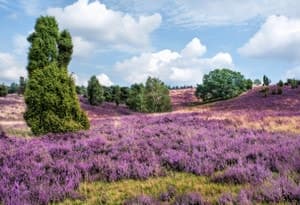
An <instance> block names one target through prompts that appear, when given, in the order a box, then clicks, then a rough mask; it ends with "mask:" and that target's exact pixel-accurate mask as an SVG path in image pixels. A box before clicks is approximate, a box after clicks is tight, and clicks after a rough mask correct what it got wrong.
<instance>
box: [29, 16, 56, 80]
mask: <svg viewBox="0 0 300 205" xmlns="http://www.w3.org/2000/svg"><path fill="white" fill-rule="evenodd" d="M34 30H35V31H34V32H33V33H32V34H31V35H29V36H28V38H27V40H28V42H29V43H30V44H31V46H30V49H29V54H28V65H27V70H28V73H29V78H30V76H31V73H32V72H33V71H34V70H35V69H43V68H45V67H46V66H48V65H50V64H51V63H53V62H56V61H57V57H58V49H57V47H58V44H57V41H58V39H59V28H58V24H57V22H56V20H55V18H54V17H50V16H41V17H39V18H38V19H37V21H36V24H35V27H34Z"/></svg>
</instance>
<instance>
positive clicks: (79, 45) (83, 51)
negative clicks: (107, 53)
mask: <svg viewBox="0 0 300 205" xmlns="http://www.w3.org/2000/svg"><path fill="white" fill-rule="evenodd" d="M72 40H73V44H74V56H77V57H87V56H89V55H90V54H91V52H92V51H93V49H94V45H93V44H92V43H91V42H89V41H86V40H85V39H83V38H82V37H80V36H74V37H73V38H72Z"/></svg>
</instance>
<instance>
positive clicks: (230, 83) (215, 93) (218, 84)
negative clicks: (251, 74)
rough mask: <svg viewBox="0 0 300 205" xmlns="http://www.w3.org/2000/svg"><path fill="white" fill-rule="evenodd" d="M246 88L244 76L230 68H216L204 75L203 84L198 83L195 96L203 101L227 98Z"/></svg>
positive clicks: (238, 93)
mask: <svg viewBox="0 0 300 205" xmlns="http://www.w3.org/2000/svg"><path fill="white" fill-rule="evenodd" d="M246 90H247V80H246V79H245V78H244V76H243V75H242V74H241V73H239V72H235V71H232V70H230V69H226V68H224V69H216V70H213V71H211V72H209V74H206V75H204V77H203V84H201V85H198V86H197V89H196V96H197V97H198V98H201V99H202V100H203V101H214V100H223V99H229V98H232V97H235V96H238V95H240V94H241V93H242V92H244V91H246Z"/></svg>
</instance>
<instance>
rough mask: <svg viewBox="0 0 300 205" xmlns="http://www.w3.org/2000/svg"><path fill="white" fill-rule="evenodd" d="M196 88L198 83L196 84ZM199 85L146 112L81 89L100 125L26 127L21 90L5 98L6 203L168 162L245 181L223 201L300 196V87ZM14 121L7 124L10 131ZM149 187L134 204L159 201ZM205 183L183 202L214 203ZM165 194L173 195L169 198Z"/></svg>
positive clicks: (2, 157) (1, 152) (2, 154)
mask: <svg viewBox="0 0 300 205" xmlns="http://www.w3.org/2000/svg"><path fill="white" fill-rule="evenodd" d="M189 92H190V93H189ZM193 92H194V90H189V91H188V90H184V92H180V91H178V90H177V91H171V97H172V102H173V105H174V108H175V109H174V111H173V112H170V113H163V114H138V113H134V112H132V111H129V110H128V109H127V108H126V107H125V106H123V105H121V106H119V107H118V108H116V107H115V105H112V104H109V103H104V104H103V105H101V106H98V107H93V106H90V105H88V104H87V102H86V100H85V99H84V98H82V97H80V102H81V106H82V108H83V109H84V110H86V111H87V113H88V116H89V119H90V122H91V129H90V130H88V131H81V132H78V133H68V134H48V135H45V136H41V137H38V138H36V137H20V136H14V133H12V132H9V131H10V130H12V129H13V128H16V129H17V128H18V129H21V128H22V127H23V128H24V129H27V128H26V125H25V124H24V123H23V122H22V112H24V102H23V100H22V97H19V96H16V95H10V96H8V97H6V98H0V105H1V108H0V109H1V115H0V122H1V123H3V125H2V126H3V130H4V131H5V132H2V133H1V135H0V204H1V203H2V204H4V205H27V204H49V203H52V202H56V201H62V200H64V199H65V198H78V197H80V196H79V193H78V192H77V188H78V187H79V185H80V183H81V182H84V181H99V180H100V181H107V182H112V181H118V180H121V179H148V178H149V177H156V176H157V177H160V176H164V175H166V173H168V172H169V171H175V172H187V173H192V174H195V175H201V176H207V177H209V179H210V180H211V181H212V182H213V183H224V184H228V186H230V185H231V184H241V185H245V186H244V188H243V189H242V190H241V191H240V192H239V193H238V195H237V196H232V195H229V194H226V193H224V194H223V195H222V197H221V198H220V199H219V201H218V204H242V205H243V204H244V205H246V204H258V203H262V204H263V203H265V204H274V203H279V202H284V203H287V204H300V184H299V183H300V90H299V89H290V88H289V87H285V88H284V92H283V94H282V95H270V96H268V97H266V98H264V97H263V96H262V95H261V94H260V93H259V92H258V89H256V88H254V89H253V90H251V91H249V92H248V93H246V94H243V95H242V96H240V97H238V98H235V99H231V100H227V101H223V102H217V103H213V104H209V105H193V106H190V105H189V103H191V102H193V101H195V100H196V99H195V98H194V97H193V94H192V93H193ZM7 130H8V131H7ZM154 200H155V199H152V198H151V197H150V196H139V197H137V198H135V199H129V200H127V201H126V202H124V203H125V204H156V203H159V202H154ZM206 203H207V202H205V200H203V199H202V198H201V196H200V195H199V194H198V193H186V194H183V195H179V196H176V198H175V202H174V204H182V205H184V204H206ZM164 204H165V203H164Z"/></svg>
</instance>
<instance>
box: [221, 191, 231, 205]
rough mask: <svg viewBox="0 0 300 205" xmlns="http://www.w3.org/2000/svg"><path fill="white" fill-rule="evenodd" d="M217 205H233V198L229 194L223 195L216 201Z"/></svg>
mask: <svg viewBox="0 0 300 205" xmlns="http://www.w3.org/2000/svg"><path fill="white" fill-rule="evenodd" d="M218 204H219V205H234V198H233V196H232V195H231V194H230V193H224V194H222V195H221V196H220V198H219V200H218Z"/></svg>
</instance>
